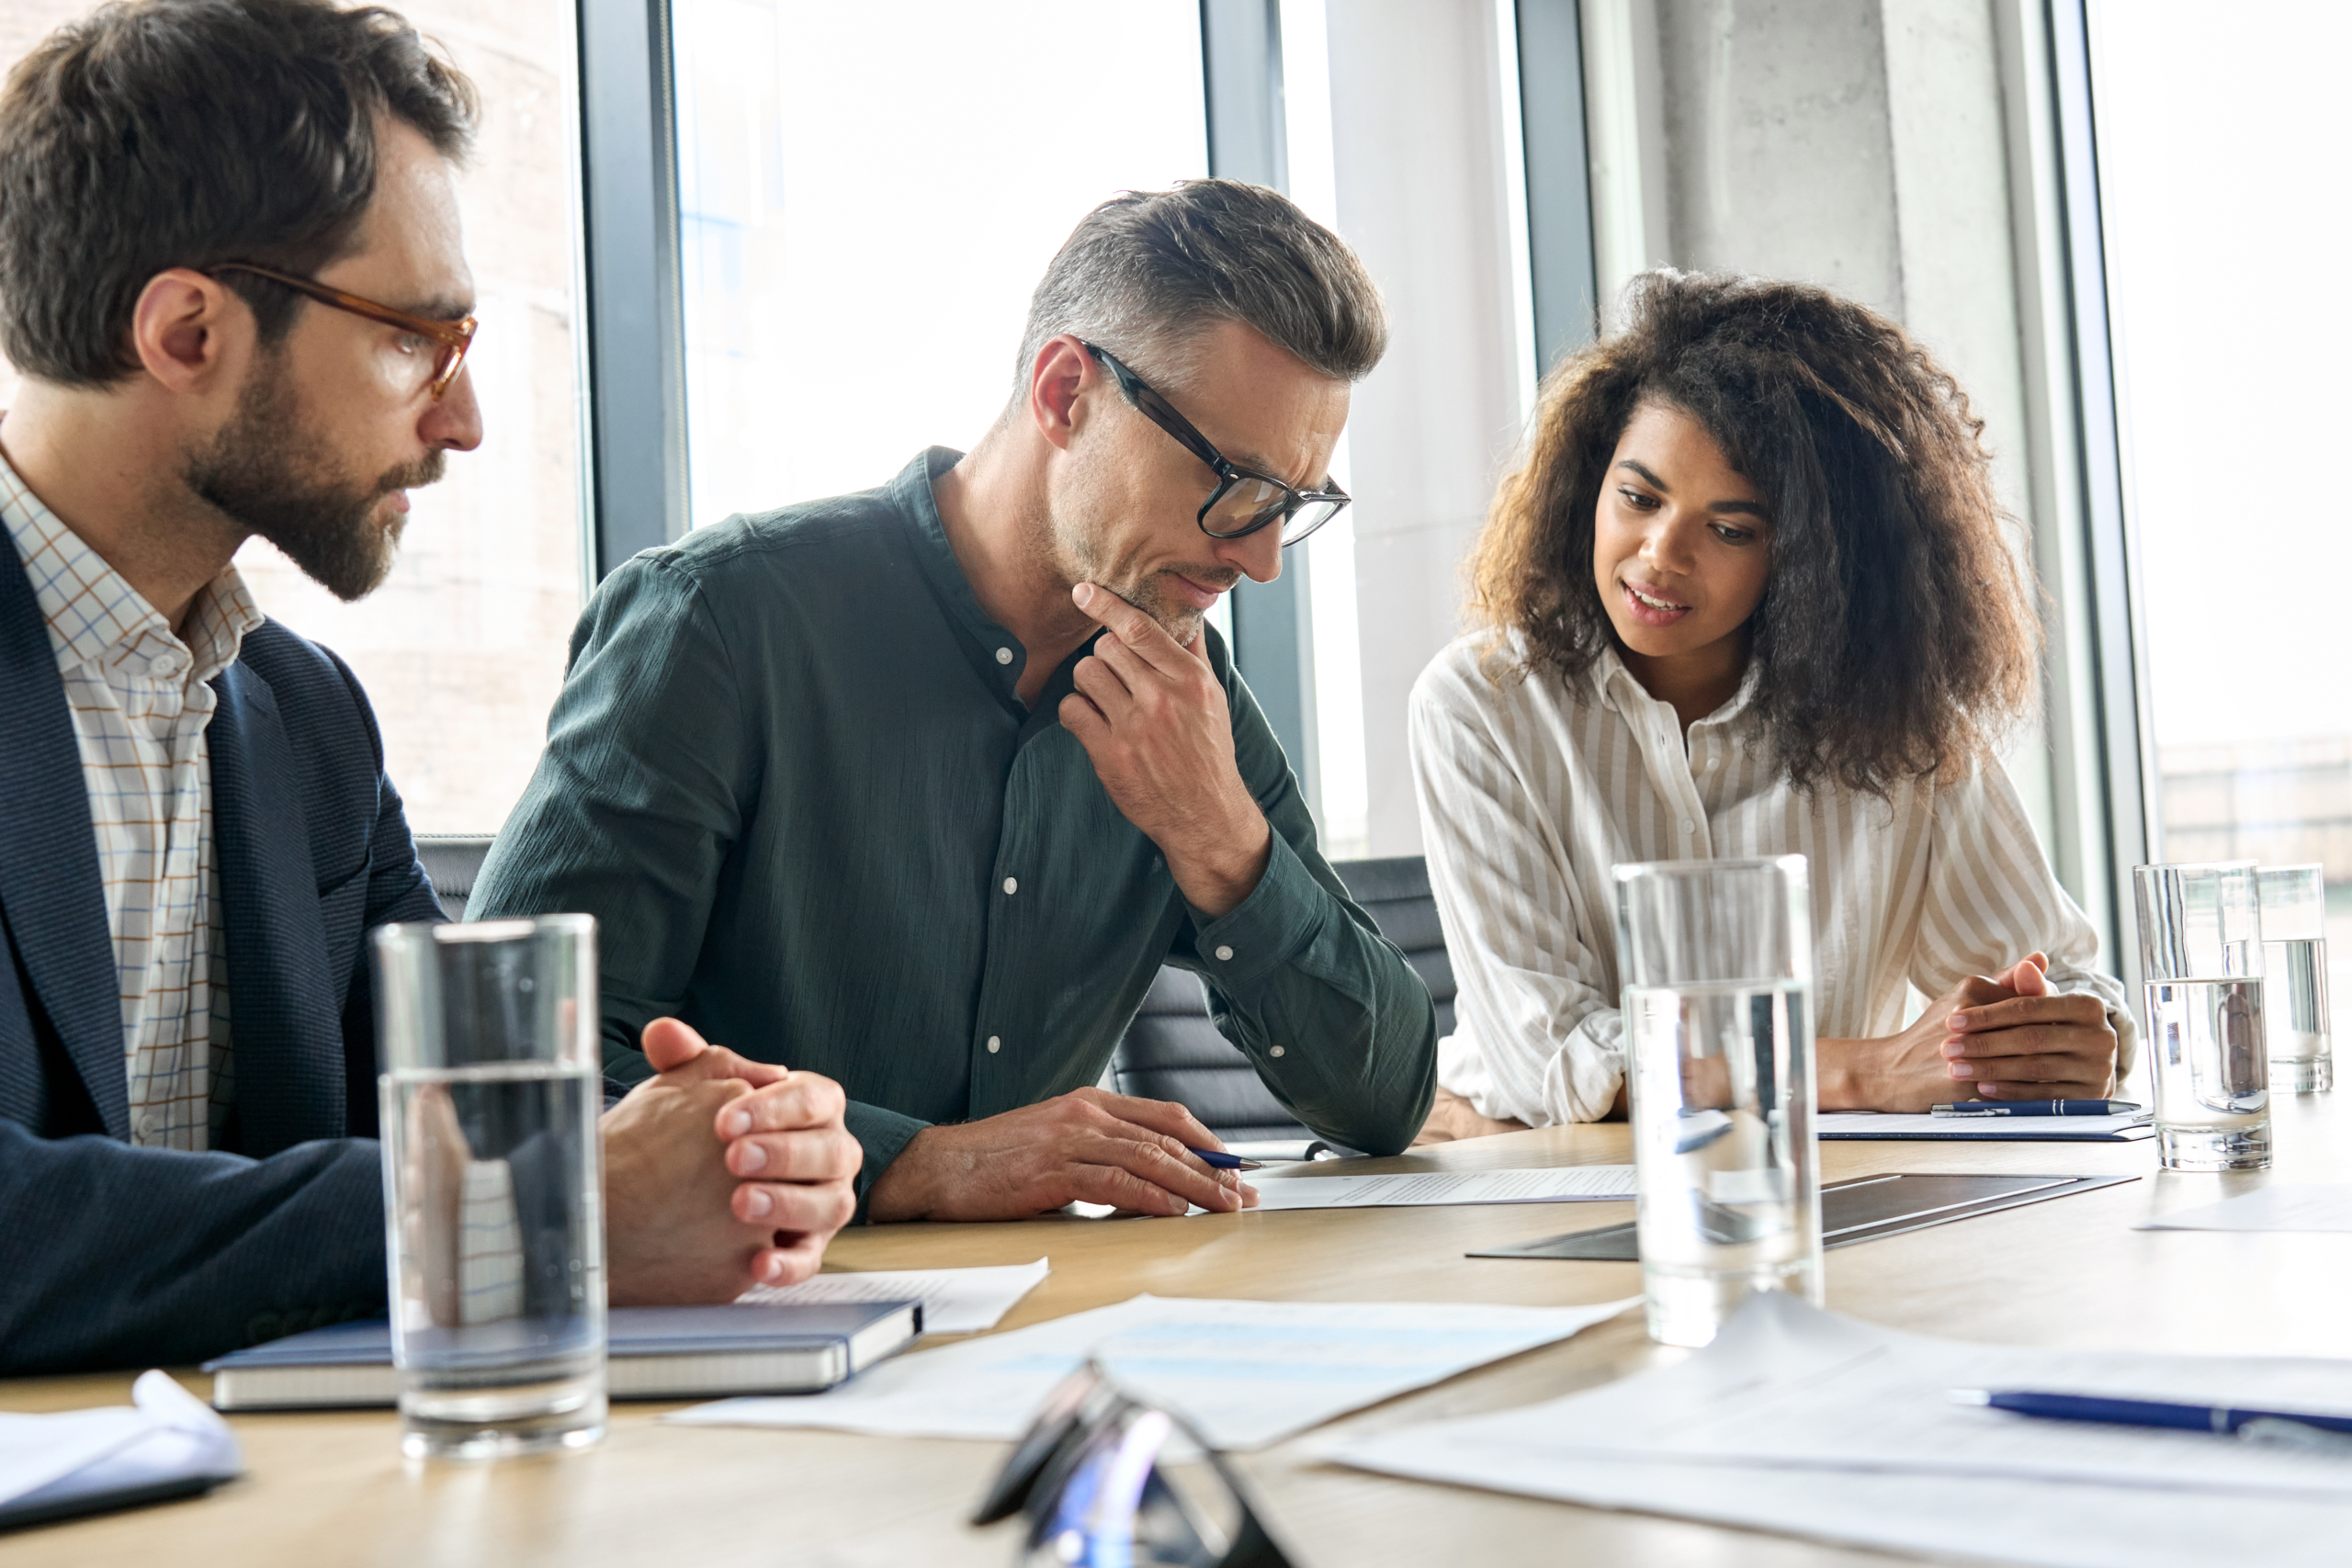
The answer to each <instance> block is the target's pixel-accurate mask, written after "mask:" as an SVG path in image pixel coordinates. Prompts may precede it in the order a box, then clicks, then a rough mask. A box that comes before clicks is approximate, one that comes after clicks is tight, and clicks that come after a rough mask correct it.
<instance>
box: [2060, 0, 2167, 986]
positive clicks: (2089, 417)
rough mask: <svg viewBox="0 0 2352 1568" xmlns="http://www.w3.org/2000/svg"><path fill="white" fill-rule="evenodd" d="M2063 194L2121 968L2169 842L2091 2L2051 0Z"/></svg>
mask: <svg viewBox="0 0 2352 1568" xmlns="http://www.w3.org/2000/svg"><path fill="white" fill-rule="evenodd" d="M2047 4H2048V11H2047V22H2048V26H2049V37H2050V41H2051V50H2050V60H2051V70H2052V77H2053V80H2052V101H2053V102H2054V104H2055V105H2056V108H2057V122H2058V123H2057V133H2058V155H2059V165H2060V168H2059V173H2060V180H2061V188H2062V190H2063V193H2064V201H2063V203H2062V210H2063V214H2064V245H2065V253H2066V280H2067V287H2068V299H2067V307H2068V311H2069V316H2070V319H2071V322H2072V327H2073V344H2074V366H2073V371H2074V377H2073V380H2074V392H2075V408H2076V417H2075V430H2076V432H2077V433H2078V435H2079V439H2080V441H2081V457H2082V462H2081V467H2080V468H2079V470H2078V471H2079V473H2080V475H2081V479H2082V485H2083V496H2082V503H2083V513H2082V515H2083V525H2084V529H2085V536H2086V537H2085V545H2086V554H2087V556H2088V559H2089V564H2090V573H2089V576H2090V583H2089V588H2090V599H2091V605H2090V618H2091V629H2092V634H2093V635H2092V638H2091V646H2092V650H2093V656H2094V659H2095V660H2096V662H2097V665H2098V668H2097V671H2096V672H2095V674H2094V676H2093V681H2092V690H2093V692H2094V693H2095V694H2096V698H2097V701H2098V737H2099V742H2100V757H2099V773H2100V776H2101V783H2102V785H2103V790H2104V795H2105V801H2106V817H2107V833H2108V843H2109V857H2108V864H2109V867H2110V870H2111V878H2112V881H2111V886H2110V889H2109V897H2110V898H2111V899H2112V900H2113V910H2114V914H2113V920H2114V924H2113V927H2112V929H2113V930H2114V931H2115V932H2116V937H2117V942H2116V945H2117V947H2118V949H2119V952H2118V953H2116V954H2115V955H2114V956H2115V959H2116V962H2117V964H2118V967H2119V969H2120V970H2124V971H2127V972H2128V971H2129V970H2130V969H2131V968H2132V967H2133V965H2131V963H2130V958H2131V953H2130V950H2129V947H2128V944H2127V942H2126V941H2125V937H2124V933H2126V932H2127V931H2130V930H2131V927H2130V926H2128V925H2127V924H2125V920H2124V917H2125V914H2126V912H2127V911H2128V910H2130V908H2131V891H2130V878H2131V867H2132V866H2134V865H2137V864H2141V863H2145V862H2147V861H2149V860H2150V859H2152V858H2154V855H2155V853H2156V852H2157V846H2158V845H2159V844H2160V843H2161V839H2160V837H2159V832H2158V825H2157V822H2156V818H2155V813H2154V793H2153V789H2152V787H2151V781H2152V779H2153V776H2154V774H2153V768H2152V766H2151V761H2152V758H2151V755H2150V739H2151V735H2150V728H2149V723H2148V704H2147V682H2146V671H2145V664H2144V660H2143V655H2142V644H2141V624H2140V616H2139V612H2138V605H2139V600H2140V595H2139V592H2138V584H2137V581H2136V578H2135V571H2136V564H2137V563H2136V559H2135V556H2136V552H2135V549H2134V547H2133V546H2134V540H2133V537H2132V534H2131V514H2130V512H2129V509H2128V507H2127V506H2126V503H2125V496H2126V486H2125V475H2124V471H2123V448H2122V432H2121V426H2120V421H2119V419H2118V416H2117V400H2116V385H2115V355H2114V344H2113V340H2112V337H2111V327H2110V321H2109V312H2108V295H2107V254H2106V240H2105V235H2104V231H2103V229H2102V226H2101V217H2100V208H2099V177H2098V126H2097V121H2096V120H2095V118H2094V117H2093V112H2092V110H2093V97H2092V92H2093V86H2092V82H2091V73H2090V32H2089V25H2090V19H2089V7H2088V4H2087V0H2047Z"/></svg>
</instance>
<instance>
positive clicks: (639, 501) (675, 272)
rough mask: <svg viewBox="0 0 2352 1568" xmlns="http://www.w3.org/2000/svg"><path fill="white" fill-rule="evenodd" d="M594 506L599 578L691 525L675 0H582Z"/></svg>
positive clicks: (591, 526) (589, 488) (589, 493)
mask: <svg viewBox="0 0 2352 1568" xmlns="http://www.w3.org/2000/svg"><path fill="white" fill-rule="evenodd" d="M578 5H579V13H578V15H579V27H580V30H579V38H580V125H581V206H582V241H583V243H582V249H583V263H582V270H583V272H584V275H585V280H586V295H585V310H584V315H585V318H586V338H587V352H586V355H585V360H586V366H587V384H586V388H585V392H586V411H587V418H586V421H585V423H586V426H587V434H588V440H587V453H586V461H587V484H586V487H585V489H586V498H587V504H586V512H587V518H588V522H587V528H588V537H589V543H590V545H591V546H592V550H591V554H592V556H593V558H594V576H595V578H596V579H598V580H600V581H601V580H602V579H603V578H604V577H605V574H606V573H608V572H610V571H611V570H613V569H614V568H615V567H617V566H618V565H620V563H621V562H623V561H625V560H627V559H628V558H629V557H631V556H633V555H635V554H636V553H637V552H638V551H639V550H642V549H647V548H650V547H653V546H657V545H662V544H666V543H668V542H669V541H671V540H673V539H676V538H679V537H681V536H683V535H684V533H685V531H686V526H687V512H686V505H687V499H686V498H687V482H686V399H685V328H684V310H683V305H682V294H681V288H680V264H679V249H678V122H677V95H676V85H675V80H674V77H673V64H672V58H671V32H670V6H669V0H578Z"/></svg>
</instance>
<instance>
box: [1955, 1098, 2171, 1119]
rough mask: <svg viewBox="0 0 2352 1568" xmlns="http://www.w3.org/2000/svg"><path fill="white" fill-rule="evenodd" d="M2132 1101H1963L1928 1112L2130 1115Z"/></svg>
mask: <svg viewBox="0 0 2352 1568" xmlns="http://www.w3.org/2000/svg"><path fill="white" fill-rule="evenodd" d="M2139 1109H2140V1108H2139V1107H2138V1106H2136V1105H2134V1104H2132V1103H2131V1101H2130V1100H1962V1101H1961V1102H1960V1103H1959V1104H1957V1105H1938V1106H1932V1107H1930V1108H1929V1109H1928V1115H1930V1116H2129V1115H2130V1114H2131V1112H2133V1111H2137V1110H2139Z"/></svg>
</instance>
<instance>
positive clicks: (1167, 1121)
mask: <svg viewBox="0 0 2352 1568" xmlns="http://www.w3.org/2000/svg"><path fill="white" fill-rule="evenodd" d="M1078 1093H1079V1095H1080V1097H1081V1098H1083V1099H1085V1100H1089V1101H1091V1103H1092V1104H1094V1105H1095V1106H1097V1107H1099V1108H1100V1109H1102V1110H1103V1111H1109V1112H1110V1113H1111V1114H1112V1115H1113V1116H1115V1117H1117V1118H1118V1119H1119V1120H1120V1121H1122V1122H1133V1123H1134V1124H1135V1125H1136V1126H1137V1127H1142V1128H1146V1129H1148V1130H1149V1131H1151V1132H1154V1133H1162V1134H1167V1135H1168V1136H1169V1137H1171V1138H1173V1139H1175V1140H1176V1141H1177V1142H1178V1143H1180V1144H1182V1145H1184V1146H1185V1147H1187V1148H1193V1149H1223V1148H1224V1147H1225V1145H1223V1144H1221V1143H1219V1142H1217V1136H1216V1134H1215V1133H1212V1132H1210V1131H1209V1130H1208V1129H1207V1128H1206V1127H1204V1126H1203V1125H1202V1124H1201V1122H1200V1121H1199V1119H1198V1118H1196V1117H1194V1116H1193V1113H1192V1112H1191V1111H1187V1110H1186V1109H1184V1107H1182V1106H1181V1105H1179V1104H1177V1103H1176V1102H1175V1101H1174V1100H1145V1099H1143V1098H1142V1097H1140V1096H1138V1095H1132V1094H1113V1093H1110V1092H1109V1091H1107V1090H1104V1089H1080V1090H1079V1091H1078Z"/></svg>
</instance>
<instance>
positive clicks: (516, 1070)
mask: <svg viewBox="0 0 2352 1568" xmlns="http://www.w3.org/2000/svg"><path fill="white" fill-rule="evenodd" d="M382 1092H383V1100H384V1104H383V1119H384V1130H385V1134H386V1135H385V1139H384V1158H385V1162H386V1165H387V1168H388V1174H390V1175H391V1176H392V1177H393V1179H394V1185H396V1187H397V1188H398V1190H402V1191H404V1192H405V1193H407V1194H409V1195H410V1201H409V1202H408V1203H407V1204H406V1205H405V1206H404V1212H396V1213H394V1214H393V1215H392V1216H391V1218H390V1221H389V1226H390V1235H389V1236H388V1238H387V1239H388V1243H389V1246H390V1255H391V1258H392V1266H393V1267H392V1280H393V1291H394V1298H393V1303H392V1332H393V1334H394V1336H395V1337H396V1345H397V1349H398V1355H399V1359H400V1362H401V1369H402V1373H403V1376H402V1380H401V1413H402V1415H403V1416H405V1417H406V1423H405V1425H406V1438H405V1439H404V1446H405V1447H407V1449H408V1450H409V1451H411V1452H412V1453H418V1454H426V1453H435V1454H444V1455H455V1456H460V1457H466V1456H474V1455H481V1454H490V1453H513V1452H524V1451H528V1450H534V1449H540V1448H552V1447H579V1446H581V1445H583V1444H585V1443H589V1442H593V1441H594V1440H595V1438H597V1437H598V1436H599V1435H600V1433H601V1431H602V1429H603V1426H604V1416H605V1357H604V1350H605V1331H604V1317H605V1283H604V1224H603V1221H602V1217H601V1213H600V1211H601V1204H602V1194H601V1191H600V1183H599V1179H598V1166H597V1145H596V1114H597V1112H598V1111H599V1110H600V1109H601V1108H602V1104H603V1093H602V1080H601V1079H600V1078H599V1077H598V1076H597V1073H596V1071H595V1069H594V1068H593V1067H581V1066H572V1065H569V1064H557V1063H545V1062H496V1063H485V1064H479V1065H476V1066H466V1067H456V1068H444V1069H439V1070H434V1069H409V1070H405V1071H397V1072H393V1073H389V1074H387V1075H385V1076H384V1077H383V1079H382Z"/></svg>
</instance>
